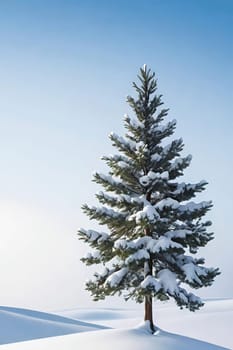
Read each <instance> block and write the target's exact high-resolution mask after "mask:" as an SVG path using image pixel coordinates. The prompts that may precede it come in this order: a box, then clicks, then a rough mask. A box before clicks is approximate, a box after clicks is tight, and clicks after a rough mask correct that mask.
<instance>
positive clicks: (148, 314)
mask: <svg viewBox="0 0 233 350" xmlns="http://www.w3.org/2000/svg"><path fill="white" fill-rule="evenodd" d="M144 321H149V322H150V329H151V332H152V333H154V332H155V326H154V323H153V308H152V297H150V296H146V297H145V317H144Z"/></svg>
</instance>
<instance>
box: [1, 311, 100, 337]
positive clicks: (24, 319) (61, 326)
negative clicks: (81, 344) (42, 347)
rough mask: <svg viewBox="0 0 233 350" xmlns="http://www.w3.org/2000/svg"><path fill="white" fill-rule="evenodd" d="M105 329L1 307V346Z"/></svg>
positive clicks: (37, 313) (41, 313) (45, 314)
mask: <svg viewBox="0 0 233 350" xmlns="http://www.w3.org/2000/svg"><path fill="white" fill-rule="evenodd" d="M103 328H106V327H102V326H99V325H95V324H93V323H92V324H90V323H87V322H82V321H77V320H73V319H70V318H67V317H62V316H59V315H54V314H48V313H45V312H39V311H33V310H25V309H19V308H13V307H4V306H1V307H0V344H7V343H14V342H19V341H23V340H30V339H37V338H44V337H53V336H57V335H65V334H70V333H78V332H87V331H94V330H97V329H103Z"/></svg>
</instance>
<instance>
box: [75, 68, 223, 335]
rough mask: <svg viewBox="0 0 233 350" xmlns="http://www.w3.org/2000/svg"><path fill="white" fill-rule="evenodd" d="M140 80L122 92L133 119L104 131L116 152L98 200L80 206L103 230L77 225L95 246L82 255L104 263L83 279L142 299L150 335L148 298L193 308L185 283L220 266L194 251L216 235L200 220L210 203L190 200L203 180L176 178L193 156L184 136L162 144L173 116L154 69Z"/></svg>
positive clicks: (98, 291) (195, 284) (208, 278)
mask: <svg viewBox="0 0 233 350" xmlns="http://www.w3.org/2000/svg"><path fill="white" fill-rule="evenodd" d="M138 78H139V81H140V85H137V84H136V83H133V87H134V88H135V90H136V93H137V98H133V97H130V96H129V97H128V98H127V102H128V103H129V105H130V107H131V108H132V110H133V112H134V114H135V118H131V117H129V116H125V119H124V126H125V128H126V134H125V137H121V136H118V135H116V134H115V133H111V134H110V136H109V137H110V140H111V141H112V145H113V146H114V147H115V148H116V149H117V150H118V152H117V154H116V155H110V156H104V157H103V160H104V161H105V162H106V163H107V165H108V167H109V172H108V175H105V174H102V173H95V175H94V179H93V181H95V182H96V183H97V184H100V185H101V186H102V187H103V188H104V189H105V191H101V192H99V193H97V194H96V197H97V199H98V201H99V203H100V206H99V207H95V206H88V205H86V204H85V205H83V211H84V212H85V213H86V214H87V215H88V216H89V217H90V219H94V220H97V222H98V223H99V224H100V225H103V226H104V227H105V228H106V229H105V231H106V232H99V231H95V230H85V229H80V230H79V232H78V234H79V238H80V239H82V240H84V242H87V243H88V244H89V245H90V247H91V248H92V251H91V252H90V253H88V255H87V256H86V257H84V258H82V259H81V260H82V261H83V262H84V263H86V264H87V265H92V264H101V265H102V271H101V272H96V273H95V274H94V278H93V280H90V281H88V282H87V284H86V289H87V290H89V291H90V292H91V295H92V296H93V298H94V300H101V299H104V298H105V297H106V296H109V295H114V294H118V295H121V294H122V293H123V292H124V294H123V295H124V298H125V299H126V300H128V299H134V300H135V301H136V302H138V303H142V302H145V316H144V320H145V321H149V324H150V328H151V331H152V333H153V332H154V331H155V326H154V323H153V314H152V300H153V298H156V299H159V300H167V299H169V298H174V299H175V301H176V303H177V305H178V306H179V307H180V308H183V307H186V308H188V309H189V310H191V311H195V310H197V309H199V308H200V307H201V306H202V305H203V302H202V300H201V299H200V298H199V297H197V296H196V295H194V294H193V293H190V292H189V291H187V290H186V289H185V286H188V287H192V288H195V289H197V288H201V287H204V286H209V285H211V284H212V282H213V280H214V278H215V276H216V275H218V274H219V269H218V268H208V267H205V266H204V263H205V261H204V259H203V258H198V257H196V256H195V254H196V253H197V252H198V248H199V247H204V246H205V245H206V244H207V243H208V242H209V241H210V240H211V239H213V233H210V232H208V228H209V226H210V225H211V222H210V221H204V220H203V217H204V216H205V214H206V213H207V211H209V209H210V208H211V207H212V203H211V202H209V201H208V202H206V201H203V202H200V203H195V202H193V201H190V200H191V199H192V198H193V197H195V196H196V194H198V193H199V192H202V191H203V190H204V189H205V186H206V185H207V182H206V181H201V182H199V183H196V184H190V183H185V182H179V181H178V178H179V177H181V176H182V175H183V171H184V170H185V168H187V167H188V166H189V165H190V161H191V156H190V155H188V156H186V157H182V156H181V155H180V154H181V152H182V150H183V147H184V144H183V140H182V139H181V138H180V139H175V140H172V141H171V142H169V143H168V142H166V139H167V138H168V137H170V136H171V135H173V133H174V130H175V128H176V121H175V120H172V121H169V122H167V123H165V122H164V118H165V117H166V116H167V114H168V109H164V108H162V107H161V106H162V104H163V102H162V101H161V97H162V96H161V95H158V94H156V90H157V81H156V79H155V74H154V73H152V72H151V70H150V69H148V68H147V66H146V65H144V66H143V68H141V69H140V74H139V75H138Z"/></svg>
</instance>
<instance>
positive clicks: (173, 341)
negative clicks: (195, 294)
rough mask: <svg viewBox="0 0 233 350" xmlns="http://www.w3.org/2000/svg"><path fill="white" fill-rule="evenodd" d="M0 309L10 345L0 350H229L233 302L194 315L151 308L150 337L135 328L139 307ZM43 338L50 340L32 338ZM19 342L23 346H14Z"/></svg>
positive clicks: (0, 335) (209, 305)
mask: <svg viewBox="0 0 233 350" xmlns="http://www.w3.org/2000/svg"><path fill="white" fill-rule="evenodd" d="M97 305H98V304H97ZM0 310H1V318H0V325H1V332H0V342H1V344H3V343H4V342H5V343H7V342H8V343H9V342H12V344H5V345H0V350H28V349H33V350H64V349H67V350H68V349H69V350H77V349H79V350H81V349H85V350H93V348H94V349H95V350H109V347H111V350H119V348H121V350H124V349H127V350H142V349H143V350H154V349H156V350H223V349H233V339H232V334H231V333H232V330H231V329H232V321H233V300H210V301H207V302H206V305H205V306H204V308H203V309H202V310H201V311H199V312H195V313H190V312H189V311H186V310H179V309H178V308H177V307H176V306H175V305H174V304H170V303H165V304H162V303H156V305H155V318H156V323H157V325H158V327H159V330H158V331H157V333H156V334H155V335H151V334H150V333H149V332H148V327H147V326H146V324H141V326H137V325H138V324H139V323H140V322H141V320H142V316H143V307H142V306H141V305H139V307H135V308H133V309H132V308H131V309H127V308H121V309H120V308H86V309H84V308H78V309H73V310H66V311H61V312H59V315H58V314H56V315H55V314H48V313H41V312H37V311H31V310H24V309H15V308H6V307H2V308H0ZM104 326H107V327H113V328H115V329H103V328H104ZM90 330H91V331H92V332H89V331H90ZM75 332H76V334H69V335H65V334H68V333H75ZM176 333H177V334H176ZM58 335H59V336H58ZM42 337H49V338H43V339H35V338H42ZM193 338H196V339H193ZM20 339H21V340H23V339H24V340H28V341H26V342H24V341H23V342H17V343H14V342H15V341H19V340H20ZM30 339H35V340H30Z"/></svg>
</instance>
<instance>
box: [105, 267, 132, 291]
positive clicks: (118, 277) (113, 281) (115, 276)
mask: <svg viewBox="0 0 233 350" xmlns="http://www.w3.org/2000/svg"><path fill="white" fill-rule="evenodd" d="M127 273H128V268H127V267H123V268H121V269H120V270H118V271H116V272H113V273H112V274H111V275H110V276H108V278H107V279H106V281H105V285H106V286H108V285H109V286H110V287H111V288H116V287H117V286H118V285H119V284H120V283H121V281H122V280H123V278H124V277H125V276H126V275H127Z"/></svg>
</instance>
